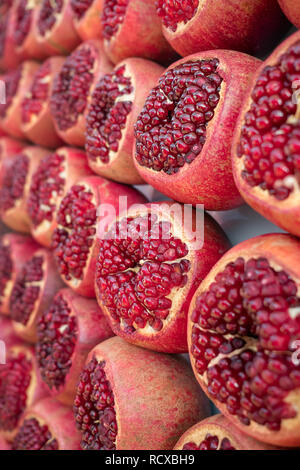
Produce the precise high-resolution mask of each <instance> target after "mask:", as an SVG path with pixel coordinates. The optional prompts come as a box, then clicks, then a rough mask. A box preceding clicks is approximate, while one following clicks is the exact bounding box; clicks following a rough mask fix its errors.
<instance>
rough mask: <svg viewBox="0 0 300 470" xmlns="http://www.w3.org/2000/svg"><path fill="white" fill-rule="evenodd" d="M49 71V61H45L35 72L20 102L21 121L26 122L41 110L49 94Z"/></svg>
mask: <svg viewBox="0 0 300 470" xmlns="http://www.w3.org/2000/svg"><path fill="white" fill-rule="evenodd" d="M50 73H51V67H50V63H49V62H45V63H44V64H43V65H42V66H41V67H40V68H39V70H38V72H37V73H36V74H35V76H34V79H33V82H32V85H31V88H30V91H29V92H28V93H27V94H26V96H25V98H24V99H23V101H22V104H21V111H22V122H23V123H28V122H30V121H31V119H32V118H33V117H34V116H38V115H39V114H40V113H41V111H42V110H43V107H44V103H45V101H46V100H47V98H48V94H49V82H48V77H49V75H50Z"/></svg>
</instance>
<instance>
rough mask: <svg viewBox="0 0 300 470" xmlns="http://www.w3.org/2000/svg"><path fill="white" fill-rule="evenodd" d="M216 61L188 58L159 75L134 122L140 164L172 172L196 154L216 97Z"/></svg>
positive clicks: (219, 81)
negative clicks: (187, 60)
mask: <svg viewBox="0 0 300 470" xmlns="http://www.w3.org/2000/svg"><path fill="white" fill-rule="evenodd" d="M218 64H219V61H218V60H217V59H209V60H197V61H195V62H192V61H189V62H186V63H185V64H182V65H178V66H177V67H175V68H174V69H172V70H169V71H168V72H166V73H165V74H164V75H163V76H162V77H161V78H160V80H159V84H158V86H156V87H155V88H153V89H152V91H151V92H150V94H149V96H148V98H147V100H146V103H145V106H144V108H143V110H142V112H141V113H140V115H139V117H138V119H137V122H136V124H135V136H136V139H137V143H136V159H137V161H138V162H139V164H140V165H142V166H145V167H147V168H151V169H152V170H155V171H164V172H165V173H167V174H173V173H176V172H178V171H179V170H180V168H181V167H183V166H184V165H185V164H186V163H188V164H189V163H191V162H192V161H193V160H194V159H195V158H196V157H197V155H199V153H200V152H201V150H202V148H203V146H204V143H205V139H206V128H207V125H208V123H209V122H210V121H211V120H212V119H213V117H214V110H215V108H216V106H217V105H218V102H219V99H220V89H221V83H222V78H221V76H220V75H219V74H218V72H217V68H218Z"/></svg>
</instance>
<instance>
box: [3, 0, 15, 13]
mask: <svg viewBox="0 0 300 470" xmlns="http://www.w3.org/2000/svg"><path fill="white" fill-rule="evenodd" d="M12 4H13V0H2V2H1V5H0V15H4V14H5V13H7V12H8V10H9V9H10V7H11V6H12Z"/></svg>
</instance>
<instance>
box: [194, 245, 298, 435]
mask: <svg viewBox="0 0 300 470" xmlns="http://www.w3.org/2000/svg"><path fill="white" fill-rule="evenodd" d="M225 256H226V262H224V264H222V267H221V269H220V265H219V264H218V265H217V266H216V267H215V268H213V269H212V271H211V273H210V275H209V276H208V277H207V278H206V279H205V280H204V282H203V283H202V285H201V288H200V290H201V293H199V294H198V295H197V294H196V295H195V297H194V300H193V302H192V304H191V308H190V313H191V314H193V312H194V311H198V313H199V306H198V307H197V299H198V298H200V297H201V296H203V294H205V293H206V292H208V291H209V289H210V286H211V285H212V284H213V283H214V282H215V278H216V275H218V274H219V273H223V272H224V270H225V268H226V267H227V266H228V265H229V264H230V263H232V262H235V261H236V260H237V259H239V258H241V259H243V260H244V262H245V266H246V263H247V261H249V260H256V261H257V260H261V259H266V260H267V261H268V263H269V267H270V268H271V269H273V270H274V271H275V274H276V275H277V274H278V273H279V272H284V273H286V274H287V276H289V280H290V281H292V282H294V283H295V285H296V287H297V293H296V295H295V297H297V299H298V305H296V306H292V307H290V308H289V309H288V314H289V317H290V318H291V319H292V320H295V319H297V320H298V321H299V325H300V316H299V315H300V280H299V279H298V278H297V276H296V275H295V273H294V272H292V271H291V272H290V271H289V269H287V267H286V266H282V265H281V264H280V259H279V257H275V258H274V259H273V258H272V259H268V258H267V257H266V256H264V253H263V251H262V250H261V251H259V249H258V250H251V254H247V253H246V252H245V251H244V252H243V253H241V254H236V253H235V254H231V255H225ZM244 272H245V271H244ZM216 282H217V284H218V281H216ZM247 282H249V280H248V279H247ZM261 282H262V286H264V283H263V281H261ZM222 285H223V284H222ZM244 285H245V280H244V281H243V283H242V286H241V289H242V288H243V287H244ZM267 285H268V284H266V286H267ZM259 295H260V294H259ZM261 297H263V298H264V299H267V297H266V296H263V295H261ZM273 297H275V298H276V295H274V296H273ZM279 297H284V298H287V296H284V294H279ZM270 298H272V296H271V295H270ZM221 299H222V298H221ZM244 300H249V298H248V299H247V298H245V299H244ZM251 300H252V299H251V298H250V300H249V301H251ZM254 300H255V298H254ZM263 306H264V304H263ZM262 308H263V307H262ZM211 309H212V307H211ZM265 309H267V307H266V306H265ZM269 311H270V312H274V313H275V312H276V311H277V310H271V309H269ZM210 312H211V310H210ZM244 312H247V314H249V315H250V313H249V312H248V311H247V310H246V307H244V306H243V313H244ZM210 315H211V313H210ZM224 315H225V313H224ZM253 315H255V314H253ZM200 318H201V313H200V314H199V321H200ZM256 321H257V320H256V317H254V318H252V325H253V324H255V325H258V323H256ZM269 321H270V320H269ZM189 323H190V324H189V327H188V342H189V350H190V358H191V362H192V366H193V369H194V372H195V375H196V377H198V378H199V380H200V381H201V383H202V384H203V385H204V386H205V388H206V389H208V387H209V386H211V385H212V381H210V382H209V379H208V371H209V370H210V369H211V368H213V367H214V366H216V365H219V364H220V361H222V359H230V358H232V357H234V356H237V355H239V356H240V355H241V354H242V353H243V352H244V351H253V352H254V353H257V352H258V339H259V340H261V338H262V336H261V335H259V336H255V335H253V336H241V335H239V334H238V333H235V334H228V333H226V334H222V333H218V332H217V331H216V330H215V329H213V328H211V329H207V328H201V327H200V326H199V323H197V324H196V323H195V322H194V320H192V318H191V319H190V322H189ZM235 323H237V320H236V321H235ZM192 328H197V331H199V332H200V333H204V334H206V335H207V334H208V335H210V336H214V337H218V336H219V337H221V338H222V340H224V341H223V343H222V344H225V343H226V344H227V343H228V342H231V341H232V340H233V339H238V340H242V341H243V342H244V345H243V346H242V347H239V348H236V349H234V345H233V344H232V342H231V346H232V351H231V352H229V353H223V354H222V353H219V354H218V355H217V356H215V357H214V358H212V359H211V358H210V359H206V358H205V361H206V362H207V364H206V370H205V372H204V373H203V374H201V373H200V372H199V370H197V366H196V360H197V357H196V356H194V354H193V351H192V347H193V344H195V343H194V341H193V340H192ZM274 334H275V333H274ZM297 338H300V333H299V332H298V334H297V337H296V338H295V340H297ZM293 340H294V339H293ZM199 344H200V343H199ZM225 346H226V345H225ZM218 347H219V346H217V348H218ZM289 347H290V348H289V350H284V351H283V350H277V351H276V350H275V349H270V348H269V349H266V348H265V347H262V346H260V349H259V351H262V352H263V353H264V354H266V356H267V358H269V359H270V357H269V356H270V354H272V353H275V354H277V355H278V357H279V360H280V358H282V357H285V356H286V357H291V356H292V354H293V352H295V349H294V346H293V341H292V340H291V342H290V344H289ZM204 348H206V346H204ZM202 358H203V356H202ZM200 359H201V357H200ZM254 359H255V357H254ZM276 359H277V358H276V357H275V360H276ZM252 364H253V360H252ZM243 365H244V363H243ZM230 367H231V364H229V366H228V369H230ZM232 370H233V369H230V371H231V372H232ZM266 370H267V369H266ZM266 370H263V371H258V372H257V376H255V379H256V378H257V377H259V378H260V379H261V377H260V375H259V373H261V372H262V373H264V372H265V371H266ZM233 371H234V370H233ZM243 371H245V369H243ZM291 371H297V372H300V366H296V365H295V366H294V367H293V369H292V370H291ZM291 371H288V372H287V373H286V374H285V376H288V377H289V373H290V372H291ZM246 375H247V374H246ZM231 377H235V376H234V374H233V373H231V376H230V378H231ZM228 380H229V378H228V377H227V381H228ZM247 380H248V381H249V382H251V381H252V380H253V378H249V376H248V375H247ZM243 383H244V382H243ZM273 384H274V382H273ZM273 384H272V383H271V384H267V388H268V390H267V391H266V392H265V393H264V395H263V396H261V395H259V394H257V395H258V398H262V399H267V398H268V397H270V395H269V394H270V388H272V385H273ZM226 385H227V382H226V381H225V387H226ZM275 385H276V384H275ZM223 388H224V387H223ZM299 389H300V387H299V386H295V387H293V388H292V389H290V390H286V389H285V392H286V393H285V394H284V396H283V398H282V397H280V398H279V399H278V400H279V402H280V403H281V404H288V405H291V406H290V408H289V413H290V416H288V417H287V418H284V417H283V418H279V423H280V425H279V427H278V429H270V428H269V427H267V423H264V424H261V423H259V422H257V421H256V420H254V419H253V418H252V417H251V418H250V417H249V413H248V411H247V410H245V409H244V408H242V412H243V413H244V415H243V416H244V417H245V418H246V420H248V421H249V422H248V423H247V422H244V421H243V420H240V421H241V422H242V424H244V425H245V430H246V432H247V433H248V431H247V428H248V429H250V430H251V435H254V434H253V433H255V432H262V433H265V432H266V431H267V432H268V433H269V434H270V435H272V434H273V435H277V434H278V433H280V432H281V431H283V432H284V431H285V430H287V431H290V430H294V429H296V428H297V425H299V423H300V414H299V410H300V393H299ZM227 391H228V390H227ZM233 393H234V392H233ZM272 393H273V392H272ZM208 395H209V396H210V397H211V398H212V399H213V400H215V401H216V402H217V403H218V406H221V409H222V412H224V411H225V413H226V414H227V415H228V416H234V417H235V418H236V419H240V418H239V416H238V415H237V414H235V413H232V411H230V410H228V408H227V403H226V400H224V401H220V399H219V398H220V395H218V397H215V396H213V395H211V393H210V391H209V390H208ZM229 395H230V393H229ZM257 395H256V396H257ZM236 396H237V397H239V398H242V397H246V394H245V393H244V392H243V389H242V385H241V386H240V389H239V391H238V393H237V394H236ZM254 396H255V393H254V392H253V391H252V395H251V397H254ZM246 398H247V397H246ZM274 398H276V395H274ZM266 403H267V402H266ZM266 403H263V405H265V406H264V409H266V408H267V404H266ZM263 405H261V407H262V408H263ZM276 407H277V408H278V407H279V405H278V403H277V405H274V407H273V408H272V407H271V411H272V412H275V411H276ZM240 409H241V408H240ZM259 409H260V408H259ZM279 411H280V410H279Z"/></svg>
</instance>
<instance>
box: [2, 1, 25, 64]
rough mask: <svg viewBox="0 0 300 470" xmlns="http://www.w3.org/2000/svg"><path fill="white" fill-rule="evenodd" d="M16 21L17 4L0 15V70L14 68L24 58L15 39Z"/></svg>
mask: <svg viewBox="0 0 300 470" xmlns="http://www.w3.org/2000/svg"><path fill="white" fill-rule="evenodd" d="M1 6H2V5H1ZM1 6H0V8H1ZM15 21H16V5H13V6H12V8H10V9H9V10H8V11H6V12H5V13H3V15H2V14H1V15H0V70H12V69H14V68H16V67H17V65H18V64H19V63H20V62H21V60H22V58H21V56H20V55H19V54H17V50H16V45H15V41H14V35H13V32H14V24H15Z"/></svg>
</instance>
